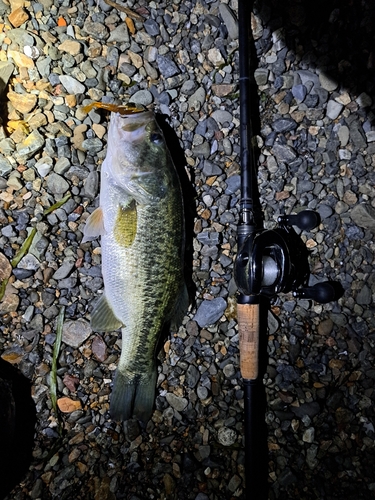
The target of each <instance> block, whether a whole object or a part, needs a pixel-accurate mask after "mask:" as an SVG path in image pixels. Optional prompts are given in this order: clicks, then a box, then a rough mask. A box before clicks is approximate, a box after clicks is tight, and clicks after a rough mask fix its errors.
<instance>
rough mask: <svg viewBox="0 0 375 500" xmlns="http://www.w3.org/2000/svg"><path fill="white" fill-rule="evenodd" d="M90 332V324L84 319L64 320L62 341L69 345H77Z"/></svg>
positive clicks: (81, 342)
mask: <svg viewBox="0 0 375 500" xmlns="http://www.w3.org/2000/svg"><path fill="white" fill-rule="evenodd" d="M91 333H92V330H91V327H90V324H89V323H88V322H87V321H86V320H84V319H81V318H79V319H77V320H75V321H66V322H65V323H64V326H63V335H62V341H63V342H64V343H65V344H67V345H69V346H71V347H79V346H80V345H81V344H83V342H84V341H85V340H86V339H87V338H88V337H89V336H90V335H91Z"/></svg>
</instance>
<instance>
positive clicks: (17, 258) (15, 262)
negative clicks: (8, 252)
mask: <svg viewBox="0 0 375 500" xmlns="http://www.w3.org/2000/svg"><path fill="white" fill-rule="evenodd" d="M70 197H71V194H70V193H68V194H67V195H66V196H64V198H61V200H59V201H58V202H56V203H54V204H53V205H52V206H51V207H49V208H47V209H46V210H44V212H43V216H44V217H45V216H46V215H48V214H50V213H51V212H53V211H54V210H57V209H58V208H60V207H61V206H62V205H64V203H66V202H67V201H68V200H69V198H70ZM36 233H37V229H36V228H35V227H33V228H32V230H31V233H30V234H29V236H28V237H27V238H26V240H25V241H24V242H23V245H22V246H21V248H20V249H19V251H18V253H17V254H16V256H15V257H14V259H13V260H12V261H11V265H12V267H16V266H17V265H18V263H19V261H20V260H21V259H22V257H24V255H26V254H27V251H28V250H29V248H30V246H31V243H32V242H33V239H34V236H35V235H36Z"/></svg>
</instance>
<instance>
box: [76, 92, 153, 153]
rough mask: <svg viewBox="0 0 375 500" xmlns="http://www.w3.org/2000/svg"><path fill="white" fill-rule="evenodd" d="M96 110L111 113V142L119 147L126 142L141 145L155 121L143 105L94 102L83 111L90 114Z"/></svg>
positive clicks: (150, 112)
mask: <svg viewBox="0 0 375 500" xmlns="http://www.w3.org/2000/svg"><path fill="white" fill-rule="evenodd" d="M94 108H101V109H105V110H107V111H111V113H112V115H111V120H110V126H109V132H108V135H109V138H110V139H109V140H110V141H112V140H113V141H114V145H116V143H117V146H118V144H120V142H117V141H125V142H127V143H131V144H139V143H141V142H142V141H143V140H144V139H145V137H146V127H147V125H148V124H149V123H150V122H151V121H152V120H153V119H154V115H153V113H152V111H150V110H148V109H147V108H146V107H145V106H143V104H138V103H134V102H128V103H127V104H111V103H104V102H92V103H90V104H88V105H87V106H84V107H83V108H82V109H83V111H84V112H86V113H89V112H90V111H91V110H92V109H94Z"/></svg>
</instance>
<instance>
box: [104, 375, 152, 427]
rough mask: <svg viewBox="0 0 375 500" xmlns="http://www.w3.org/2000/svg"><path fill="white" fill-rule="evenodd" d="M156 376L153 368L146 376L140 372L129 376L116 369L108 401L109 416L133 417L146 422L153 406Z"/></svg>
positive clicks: (125, 418)
mask: <svg viewBox="0 0 375 500" xmlns="http://www.w3.org/2000/svg"><path fill="white" fill-rule="evenodd" d="M156 376H157V373H156V370H153V371H152V372H151V373H149V374H148V376H146V377H145V376H144V374H142V375H135V376H134V377H133V378H129V377H128V376H126V375H124V374H123V373H121V372H120V371H119V370H117V372H116V378H115V382H114V385H113V390H112V396H111V403H110V414H111V418H113V420H123V421H124V420H129V419H130V418H133V417H134V418H137V419H138V420H140V421H141V422H144V423H147V421H148V420H149V418H150V417H151V415H152V410H153V407H154V400H155V386H156Z"/></svg>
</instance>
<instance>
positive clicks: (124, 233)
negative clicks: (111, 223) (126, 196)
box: [114, 200, 137, 248]
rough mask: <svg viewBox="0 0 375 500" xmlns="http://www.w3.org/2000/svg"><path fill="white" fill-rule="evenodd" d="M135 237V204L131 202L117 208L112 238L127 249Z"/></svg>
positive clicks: (133, 201)
mask: <svg viewBox="0 0 375 500" xmlns="http://www.w3.org/2000/svg"><path fill="white" fill-rule="evenodd" d="M136 235H137V203H136V201H135V200H132V201H131V202H130V203H129V204H128V205H126V207H119V209H118V212H117V218H116V222H115V229H114V236H115V240H116V242H117V243H118V244H119V245H121V246H123V247H125V248H128V247H130V246H131V245H132V244H133V241H134V240H135V237H136Z"/></svg>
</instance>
